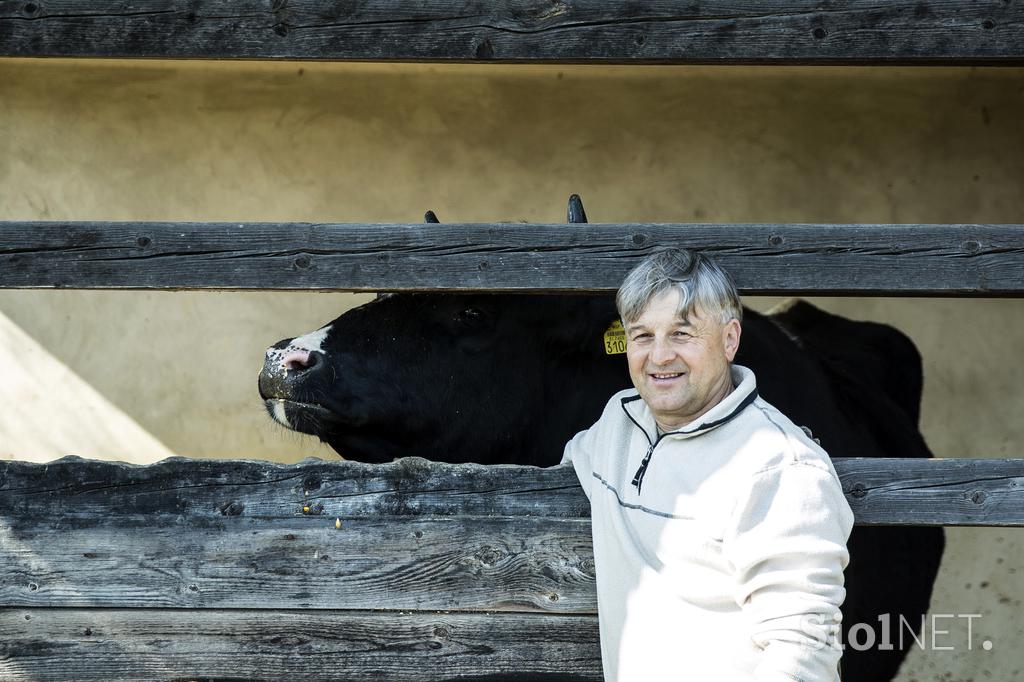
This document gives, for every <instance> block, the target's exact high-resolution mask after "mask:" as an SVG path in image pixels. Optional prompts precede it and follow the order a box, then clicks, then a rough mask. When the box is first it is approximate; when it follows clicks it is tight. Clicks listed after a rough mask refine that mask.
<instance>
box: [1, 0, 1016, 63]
mask: <svg viewBox="0 0 1024 682" xmlns="http://www.w3.org/2000/svg"><path fill="white" fill-rule="evenodd" d="M1022 18H1024V8H1022V7H1021V5H1020V3H1017V2H1005V1H1003V0H982V1H980V2H965V1H964V0H926V1H921V0H887V2H884V3H879V2H869V1H868V0H837V1H835V2H829V3H826V4H822V3H820V2H812V1H811V0H776V1H774V2H771V3H765V2H763V1H761V0H738V1H737V0H706V1H705V2H699V3H698V2H691V3H665V2H658V1H657V0H636V1H634V2H630V3H627V4H623V3H618V2H612V1H610V0H604V1H603V2H593V1H590V2H583V1H582V0H502V1H498V2H479V1H478V0H446V1H435V2H430V3H422V2H415V1H414V0H371V1H370V2H359V3H355V2H343V1H336V2H313V1H312V0H287V1H284V0H275V1H273V2H261V3H256V4H254V3H243V2H240V1H238V0H139V1H136V2H132V3H130V4H126V3H123V2H120V1H118V0H101V1H98V2H90V3H88V5H86V6H84V7H83V4H82V3H80V2H74V0H24V1H18V2H4V3H0V56H33V57H44V56H62V57H158V58H198V59H230V58H246V59H335V60H372V61H386V60H406V61H440V62H446V61H456V62H584V63H586V62H591V63H593V62H596V63H675V64H737V63H740V64H746V63H755V64H757V63H773V64H805V63H806V64H811V63H814V64H849V63H887V64H922V63H924V64H934V63H942V64H989V63H995V64H1008V63H1018V64H1019V63H1021V62H1022V61H1024V21H1022Z"/></svg>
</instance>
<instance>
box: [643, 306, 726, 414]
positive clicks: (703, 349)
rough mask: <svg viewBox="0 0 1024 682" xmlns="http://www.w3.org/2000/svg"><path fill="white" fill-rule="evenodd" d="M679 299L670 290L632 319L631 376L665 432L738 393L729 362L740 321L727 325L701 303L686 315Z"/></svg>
mask: <svg viewBox="0 0 1024 682" xmlns="http://www.w3.org/2000/svg"><path fill="white" fill-rule="evenodd" d="M679 297H680V293H679V291H678V290H677V289H675V288H672V289H668V290H666V291H665V292H663V293H661V294H659V295H658V296H656V297H655V298H654V299H652V300H651V302H650V303H649V304H648V305H647V307H646V308H645V309H644V311H643V313H641V315H640V317H639V318H637V319H636V320H633V321H631V322H627V323H626V339H627V343H626V359H627V361H628V362H629V375H630V377H631V378H632V379H633V385H634V386H636V389H637V391H639V392H640V396H641V397H642V398H643V399H644V402H646V403H647V405H648V407H650V409H651V412H653V413H654V417H655V419H656V420H657V422H658V425H659V426H660V427H661V428H662V430H665V431H672V430H675V429H678V428H679V427H681V426H684V425H686V424H689V423H690V422H692V421H694V420H695V419H697V418H698V417H700V416H701V415H703V414H704V413H705V412H707V411H708V410H710V409H711V408H712V407H714V406H715V405H717V404H718V403H719V402H721V400H722V399H723V398H725V396H727V395H728V394H729V392H730V391H732V388H733V386H732V377H731V375H730V372H729V363H731V362H732V359H733V358H734V357H736V350H737V349H738V348H739V341H740V323H739V322H738V321H737V320H735V319H733V320H730V321H729V322H727V323H725V324H722V323H721V322H720V321H719V320H718V319H716V318H715V317H714V316H707V315H705V313H704V311H703V310H701V309H700V308H699V307H698V308H697V309H696V310H694V312H693V313H692V314H691V315H690V316H689V318H688V319H683V318H682V317H681V315H680V313H679Z"/></svg>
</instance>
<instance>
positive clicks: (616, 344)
mask: <svg viewBox="0 0 1024 682" xmlns="http://www.w3.org/2000/svg"><path fill="white" fill-rule="evenodd" d="M604 352H605V353H606V354H607V355H618V354H619V353H625V352H626V330H625V329H623V328H622V323H621V322H619V321H618V320H615V321H614V322H612V324H611V326H610V327H608V329H607V330H606V331H605V333H604Z"/></svg>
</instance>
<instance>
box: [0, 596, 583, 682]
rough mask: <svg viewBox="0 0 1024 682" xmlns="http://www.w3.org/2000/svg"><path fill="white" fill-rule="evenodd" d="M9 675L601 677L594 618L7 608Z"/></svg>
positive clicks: (9, 679)
mask: <svg viewBox="0 0 1024 682" xmlns="http://www.w3.org/2000/svg"><path fill="white" fill-rule="evenodd" d="M0 632H2V633H3V636H2V637H0V679H3V680H5V681H6V682H16V681H17V682H21V681H25V682H27V681H29V680H31V681H32V682H42V681H44V680H61V681H63V680H68V679H74V680H80V681H82V682H85V681H87V680H98V681H104V682H106V681H107V680H132V681H135V680H199V679H219V680H229V679H230V680H274V681H275V682H276V681H279V680H310V679H319V680H346V681H350V682H361V681H364V680H365V681H366V682H381V681H385V680H386V681H387V682H435V681H441V680H456V679H457V680H459V681H460V682H464V681H466V680H490V681H492V682H500V681H501V680H512V679H516V680H533V681H536V682H555V681H556V680H558V681H559V682H562V681H564V682H570V681H577V682H583V681H585V680H590V681H593V682H597V681H599V680H601V679H602V678H601V653H600V648H599V645H598V635H597V618H596V616H554V615H543V614H525V613H524V614H502V615H501V616H500V617H497V616H491V615H488V614H465V613H429V612H418V613H407V614H403V613H398V612H365V611H363V612H360V611H303V612H295V611H292V612H289V611H284V612H274V613H272V614H271V613H268V612H267V611H215V610H204V611H191V610H180V611H177V610H150V609H0Z"/></svg>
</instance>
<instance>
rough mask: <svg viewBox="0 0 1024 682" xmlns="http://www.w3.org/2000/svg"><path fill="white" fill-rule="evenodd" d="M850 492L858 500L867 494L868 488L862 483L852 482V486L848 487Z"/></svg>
mask: <svg viewBox="0 0 1024 682" xmlns="http://www.w3.org/2000/svg"><path fill="white" fill-rule="evenodd" d="M850 494H851V495H853V496H854V497H856V498H857V499H858V500H859V499H861V498H862V497H864V496H866V495H867V494H868V490H867V488H865V487H864V484H863V483H854V484H853V487H852V488H850Z"/></svg>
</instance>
